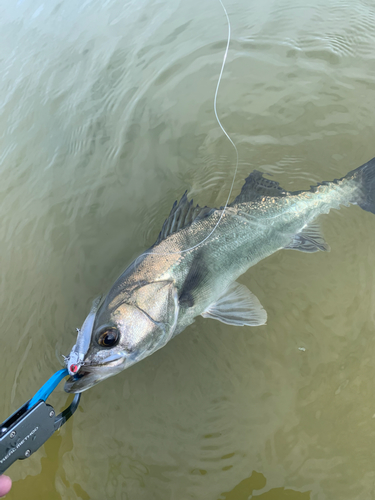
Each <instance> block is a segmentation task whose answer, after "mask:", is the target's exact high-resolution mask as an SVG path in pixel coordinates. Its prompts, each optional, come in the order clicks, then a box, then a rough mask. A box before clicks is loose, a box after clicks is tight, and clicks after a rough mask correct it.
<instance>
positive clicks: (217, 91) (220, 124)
mask: <svg viewBox="0 0 375 500" xmlns="http://www.w3.org/2000/svg"><path fill="white" fill-rule="evenodd" d="M219 2H220V5H221V6H222V8H223V10H224V13H225V17H226V18H227V23H228V37H227V44H226V47H225V52H224V57H223V62H222V65H221V70H220V74H219V78H218V81H217V85H216V90H215V95H214V113H215V117H216V120H217V122H218V124H219V127H220V128H221V130H222V132H223V133H224V135H225V136H226V138H227V139H228V141H229V142H230V143H231V144H232V146H233V148H234V150H235V152H236V167H235V169H234V175H233V179H232V184H231V186H230V189H229V193H228V197H227V200H226V202H225V205H224V208H223V210H222V212H221V214H220V217H219V220H218V221H217V222H216V224H215V226H214V227H213V229H212V230H211V232H210V233H209V234H208V235H207V236H206V237H205V238H203V240H201V241H200V242H199V243H197V244H196V245H193V246H191V247H189V248H186V249H185V250H180V251H178V252H152V253H153V254H157V255H173V254H180V253H185V252H189V251H190V250H194V248H197V247H199V246H200V245H202V244H203V243H204V242H205V241H207V240H208V239H209V238H210V237H211V236H212V235H213V233H214V232H215V231H216V228H217V227H218V225H219V224H220V221H221V219H222V218H223V216H224V213H225V211H226V209H227V207H228V204H229V200H230V197H231V196H232V191H233V186H234V182H235V180H236V176H237V171H238V161H239V155H238V149H237V147H236V145H235V143H234V142H233V140H232V139H231V138H230V136H229V134H228V132H227V131H226V130H225V128H224V126H223V124H222V123H221V121H220V118H219V115H218V112H217V96H218V93H219V88H220V83H221V80H222V77H223V72H224V67H225V63H226V60H227V56H228V52H229V45H230V40H231V24H230V19H229V16H228V12H227V10H226V8H225V6H224V4H223V2H222V0H219ZM149 254H151V252H146V253H143V254H142V255H149ZM142 255H140V256H139V257H138V258H137V259H136V261H135V262H134V265H135V267H136V266H137V261H138V259H139V258H140V257H142Z"/></svg>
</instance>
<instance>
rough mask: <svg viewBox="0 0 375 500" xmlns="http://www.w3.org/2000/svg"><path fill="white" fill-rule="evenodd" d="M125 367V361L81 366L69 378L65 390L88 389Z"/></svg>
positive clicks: (82, 390) (70, 391)
mask: <svg viewBox="0 0 375 500" xmlns="http://www.w3.org/2000/svg"><path fill="white" fill-rule="evenodd" d="M124 368H125V366H124V363H120V364H118V363H117V364H115V365H112V366H111V365H107V366H106V365H88V366H85V365H83V366H81V368H80V369H79V370H78V372H77V373H76V374H74V375H72V376H70V377H69V378H68V380H67V381H66V382H65V386H64V391H65V392H68V393H74V394H77V393H79V392H84V391H87V389H90V387H92V386H93V385H96V384H98V383H99V382H101V381H102V380H105V379H106V378H108V377H112V375H116V373H119V372H120V371H122V370H123V369H124Z"/></svg>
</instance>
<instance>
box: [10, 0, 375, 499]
mask: <svg viewBox="0 0 375 500" xmlns="http://www.w3.org/2000/svg"><path fill="white" fill-rule="evenodd" d="M3 4H4V5H3V6H0V10H1V16H0V69H1V79H0V290H1V293H0V313H1V314H0V317H1V330H0V332H1V333H0V336H1V350H0V366H1V377H2V384H1V389H0V395H1V400H2V401H3V405H2V410H1V416H0V419H1V418H2V417H4V418H5V417H7V416H8V415H9V414H10V413H11V412H12V411H13V410H14V409H15V408H17V407H18V406H20V405H21V404H22V403H23V402H24V401H25V400H26V399H27V398H29V397H30V396H31V395H32V394H33V393H34V392H35V391H36V390H37V389H38V388H39V387H40V386H41V384H42V383H43V382H44V381H45V380H47V379H48V378H49V376H50V375H51V374H52V373H53V372H54V371H56V370H57V369H58V368H59V367H60V365H61V363H62V357H61V354H67V353H68V352H69V350H70V348H71V346H72V345H73V343H74V341H75V327H79V326H81V325H82V322H83V320H84V318H85V317H86V314H87V312H88V311H89V309H90V305H91V302H92V299H93V298H94V297H96V296H98V295H99V294H100V293H103V292H105V290H106V289H108V287H109V286H110V285H111V283H112V282H113V281H114V279H115V278H116V277H117V276H118V275H119V274H120V272H121V271H122V270H123V268H124V267H125V266H126V265H127V264H128V263H130V262H131V261H132V260H133V259H134V258H135V257H136V256H137V255H138V254H139V253H140V252H141V251H143V250H144V249H145V248H147V247H149V246H150V245H151V244H152V243H153V242H154V241H155V240H156V237H157V235H158V233H159V231H160V228H161V226H162V223H163V221H164V219H165V217H166V216H167V215H168V213H169V211H170V208H171V206H172V203H173V201H174V200H175V199H176V198H179V197H180V196H181V195H182V193H183V192H184V191H185V190H186V189H188V194H189V196H191V197H194V200H195V202H197V203H199V204H201V205H202V204H203V205H208V206H220V205H222V204H223V203H224V201H225V199H226V197H227V193H228V191H229V187H230V184H231V181H232V177H231V176H232V173H233V169H234V160H235V158H234V153H233V148H232V147H231V145H230V143H229V142H228V140H227V139H226V138H225V137H224V136H223V134H222V132H221V130H220V128H219V127H218V125H217V123H216V120H215V116H214V113H213V96H214V91H215V86H216V82H217V77H218V74H219V70H220V65H221V62H222V57H223V53H224V48H225V42H226V34H227V27H226V20H225V16H224V15H223V11H222V9H221V6H220V4H219V2H217V1H216V0H212V1H211V0H210V1H206V2H195V1H190V2H180V3H178V2H166V1H164V0H160V1H159V2H151V1H150V0H137V1H136V2H132V1H128V2H125V3H124V2H120V1H118V0H111V1H107V2H103V1H100V2H99V1H97V0H93V1H90V2H83V3H81V4H80V5H79V6H77V2H73V1H71V0H67V1H65V2H59V1H58V0H51V1H50V2H48V3H43V4H41V3H38V2H37V0H23V1H19V2H17V3H14V4H9V2H8V3H7V4H6V5H5V3H4V2H3ZM225 4H226V7H227V9H228V13H229V16H230V18H231V22H232V42H231V48H230V51H229V55H228V60H227V65H226V69H225V72H224V75H223V81H222V86H221V89H220V94H219V98H218V113H219V115H220V117H221V119H222V122H223V125H224V126H225V127H226V129H227V130H228V132H229V133H230V134H231V137H232V138H233V140H234V141H235V143H236V145H237V147H238V150H239V156H240V162H239V172H238V176H237V178H236V182H235V186H234V194H237V193H238V191H239V189H240V187H241V186H242V183H243V179H244V178H245V177H246V176H247V175H248V173H249V172H250V171H252V170H253V169H258V170H262V171H264V172H266V173H269V174H272V175H273V177H272V178H273V179H274V180H277V181H279V182H280V184H281V185H282V186H283V187H285V188H286V189H288V190H297V189H306V188H308V187H309V185H310V184H315V183H316V182H317V181H322V180H330V179H333V178H339V177H341V176H343V175H345V174H346V173H347V172H348V171H349V170H350V169H353V168H355V167H357V166H359V165H361V164H363V163H364V162H365V161H367V160H368V159H370V158H372V157H373V156H375V150H374V130H375V118H374V113H373V110H374V108H375V56H374V47H375V35H374V30H373V26H374V23H375V8H374V6H373V3H372V2H368V1H366V0H361V1H358V2H354V3H353V2H352V3H348V2H343V1H341V0H333V1H332V2H330V3H328V4H327V2H323V0H318V1H316V2H314V3H313V4H307V3H306V2H304V1H302V0H281V1H277V2H276V1H273V0H267V1H266V2H253V1H252V2H245V1H241V0H228V1H226V2H225ZM374 224H375V218H374V216H373V215H372V214H370V213H365V212H363V211H362V210H360V209H359V208H358V207H351V208H343V209H341V210H340V211H333V212H332V213H331V214H329V215H328V216H323V217H322V218H321V225H322V227H323V230H324V233H325V236H326V239H327V241H328V243H329V244H330V246H331V249H332V251H331V252H330V253H323V252H320V253H319V254H313V255H304V254H301V253H299V252H278V253H277V254H275V255H273V256H272V257H270V258H268V259H266V260H264V261H263V262H260V263H259V264H258V265H257V266H255V267H254V268H253V269H251V270H250V271H249V272H248V273H246V274H245V275H244V276H242V277H241V279H240V281H241V282H242V283H244V284H245V285H246V286H248V287H249V289H251V291H252V292H253V293H254V294H255V295H256V296H257V297H258V298H259V300H260V302H261V303H262V304H263V305H264V307H265V309H266V310H267V312H268V324H267V325H266V326H263V327H259V328H245V327H244V328H235V327H230V326H228V325H223V324H219V323H218V322H215V321H212V320H208V319H207V320H204V319H203V318H198V319H197V321H196V322H195V323H194V324H193V325H191V327H189V328H188V329H187V330H186V331H185V332H184V333H183V334H181V335H180V336H178V337H176V339H174V340H173V342H171V343H169V344H168V345H167V346H166V347H165V348H163V349H162V350H160V351H159V352H158V353H156V354H155V355H153V356H151V357H150V358H147V359H145V360H144V361H142V362H141V363H139V364H137V365H135V366H134V367H132V368H131V369H129V370H126V371H125V372H123V373H121V374H119V375H117V376H116V377H113V378H111V379H108V380H107V381H105V382H103V383H101V384H99V385H98V386H96V387H94V388H92V389H91V390H89V391H88V392H87V393H85V394H84V395H83V397H82V403H81V406H80V408H79V410H78V411H77V412H76V414H75V415H74V417H73V418H72V419H71V420H70V421H69V422H68V423H67V425H66V426H64V427H63V428H62V429H61V431H60V432H59V433H58V434H56V435H55V436H53V437H52V438H51V439H50V440H49V441H48V442H47V443H46V445H45V446H44V447H43V449H42V450H40V451H39V452H38V453H36V454H35V455H34V456H32V457H31V458H30V459H28V460H27V461H24V462H19V463H17V464H16V465H14V466H13V467H12V469H10V474H11V475H12V478H13V479H14V480H15V484H14V488H13V490H12V492H11V493H10V494H9V498H10V499H12V498H17V499H18V498H26V497H27V498H29V499H31V500H33V499H38V500H40V499H41V498H42V499H43V498H46V499H47V498H48V499H54V498H58V499H63V500H70V499H72V500H73V499H77V498H82V499H86V498H90V499H91V498H92V499H94V498H105V499H134V498H136V499H137V500H150V499H155V500H167V499H171V500H175V499H185V498H192V499H205V500H206V499H213V500H214V499H219V498H222V499H231V500H240V499H245V498H248V497H249V496H251V495H252V497H253V498H258V497H259V498H265V499H273V498H274V499H277V500H280V499H283V498H288V499H289V498H290V499H292V498H296V499H297V498H298V499H299V498H301V499H302V498H303V499H307V498H309V499H310V500H336V499H337V500H356V499H360V500H364V499H366V500H367V499H370V498H372V496H373V490H374V481H375V474H374V471H373V451H372V450H373V449H374V447H375V431H374V422H375V420H374V415H375V404H374V401H375V398H374V384H373V380H374V378H375V364H374V361H373V360H374V359H375V343H374V319H375V313H374V306H373V304H374V301H375V287H374V282H375V276H374V271H373V263H374V257H375V255H374V248H375V245H374V243H375V241H374ZM303 349H304V350H303ZM59 391H60V392H59ZM59 391H57V393H56V394H55V395H54V400H53V401H52V403H53V404H54V405H55V407H56V408H58V407H59V405H62V404H63V402H64V400H65V396H64V395H63V394H62V393H61V389H59ZM251 471H256V472H252V473H251V475H250V472H251ZM223 492H224V493H223ZM246 495H247V496H246Z"/></svg>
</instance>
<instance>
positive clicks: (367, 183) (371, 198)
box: [343, 158, 375, 214]
mask: <svg viewBox="0 0 375 500" xmlns="http://www.w3.org/2000/svg"><path fill="white" fill-rule="evenodd" d="M343 179H346V180H349V181H351V182H354V183H355V185H356V187H357V189H356V190H355V192H354V194H353V196H354V198H353V199H352V200H350V201H351V203H356V204H357V205H359V206H360V207H361V208H363V210H366V211H367V212H372V213H373V214H375V158H373V159H372V160H370V161H368V162H367V163H365V164H364V165H361V166H360V167H358V168H356V169H355V170H352V171H351V172H349V173H348V174H347V175H346V176H345V177H344V178H343Z"/></svg>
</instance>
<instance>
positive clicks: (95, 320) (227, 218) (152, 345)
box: [65, 158, 375, 393]
mask: <svg viewBox="0 0 375 500" xmlns="http://www.w3.org/2000/svg"><path fill="white" fill-rule="evenodd" d="M349 205H358V206H359V207H361V208H362V209H363V210H366V211H368V212H371V213H374V214H375V158H373V159H372V160H370V161H368V162H367V163H365V164H364V165H362V166H360V167H358V168H356V169H354V170H352V171H350V172H349V173H348V174H347V175H345V176H344V177H342V178H340V179H335V180H333V181H329V182H326V181H325V182H322V183H318V184H317V185H315V186H311V187H310V189H309V190H306V191H293V192H289V191H287V190H285V189H283V188H282V187H281V186H280V184H279V183H278V182H277V181H274V180H271V179H269V178H267V177H265V175H264V174H263V173H262V172H260V171H257V170H254V171H253V172H252V173H251V174H250V175H249V176H248V177H247V178H246V180H245V184H244V185H243V187H242V189H241V192H240V193H239V194H238V196H237V197H236V198H235V199H234V201H233V202H232V203H230V204H229V205H228V206H225V207H220V208H218V209H216V208H210V207H200V206H199V205H196V206H194V205H193V200H191V201H189V200H188V197H187V192H185V193H184V195H183V196H182V198H181V199H180V201H179V202H178V203H177V201H175V203H174V204H173V207H172V210H171V212H170V214H169V216H168V217H167V219H166V220H165V222H164V224H163V226H162V229H161V231H160V233H159V236H158V238H157V240H156V242H155V243H154V245H152V246H151V247H150V248H149V249H148V250H146V251H145V252H144V253H143V254H141V255H140V256H139V257H138V258H136V259H135V261H134V262H132V263H131V264H130V265H129V267H128V268H127V269H126V270H125V271H124V272H123V273H122V274H121V276H120V277H119V278H118V279H117V280H116V282H115V283H114V284H113V286H112V288H111V289H110V290H109V292H108V293H107V294H106V295H105V297H103V298H98V299H96V300H95V301H94V303H93V306H92V309H91V311H90V313H89V315H88V316H87V318H86V320H85V322H84V324H83V327H82V329H81V330H79V331H78V337H77V342H76V344H75V345H74V347H73V349H72V350H71V352H70V354H69V356H68V357H67V358H66V366H67V368H68V370H69V373H70V377H69V379H68V380H67V381H66V384H65V390H66V391H67V392H72V393H78V392H83V391H85V390H87V389H89V388H90V387H92V386H93V385H95V384H97V383H98V382H100V381H103V380H105V379H106V378H108V377H111V376H113V375H115V374H117V373H119V372H121V371H122V370H124V369H126V368H128V367H130V366H132V365H134V364H135V363H138V362H139V361H141V360H142V359H144V358H146V357H147V356H149V355H151V354H153V353H154V352H156V351H157V350H159V349H161V348H162V347H164V346H165V345H166V344H167V343H168V342H169V341H170V340H171V339H172V338H174V337H175V336H176V335H178V334H179V333H181V332H182V331H183V330H185V329H186V327H188V326H189V325H191V324H192V323H193V322H194V320H195V318H196V317H197V316H203V317H204V318H211V319H214V320H218V321H220V322H222V323H224V324H228V325H235V326H253V327H256V326H261V325H264V324H266V321H267V313H266V311H265V310H264V308H263V307H262V305H261V303H260V302H259V300H258V298H257V297H256V296H255V295H254V294H253V293H252V292H251V291H250V290H249V289H248V288H247V287H246V286H244V285H243V284H240V283H238V282H237V281H236V280H237V279H238V278H239V276H241V275H242V274H243V273H245V272H246V271H247V270H248V269H249V268H250V267H252V266H254V265H255V264H257V263H258V262H259V261H261V260H262V259H264V258H266V257H268V256H270V255H272V254H274V253H275V252H277V251H279V250H281V249H287V250H288V249H290V250H297V251H301V252H306V253H313V252H318V251H329V250H330V247H329V245H328V243H327V242H326V241H325V239H324V237H323V235H322V233H321V231H320V229H319V226H318V223H317V218H318V217H319V216H320V215H322V214H328V213H329V211H330V210H331V209H339V208H340V207H341V206H349Z"/></svg>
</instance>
